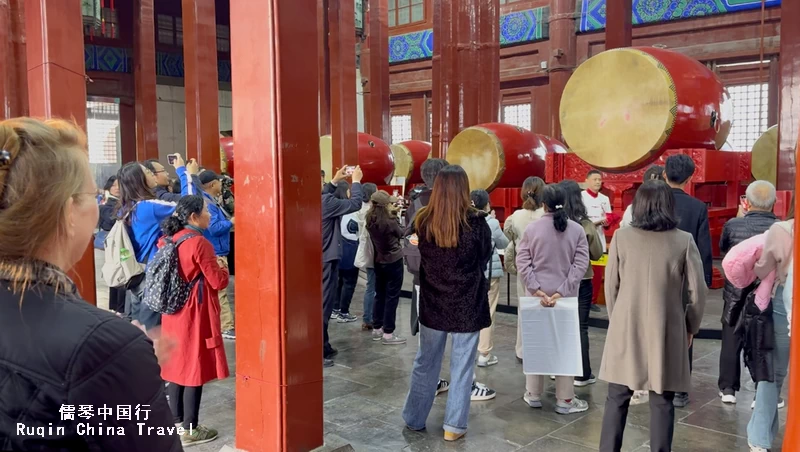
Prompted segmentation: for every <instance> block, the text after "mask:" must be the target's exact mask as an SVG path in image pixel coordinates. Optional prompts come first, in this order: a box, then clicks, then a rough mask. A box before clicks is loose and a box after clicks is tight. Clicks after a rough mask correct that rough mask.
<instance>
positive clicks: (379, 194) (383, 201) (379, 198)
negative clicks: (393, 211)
mask: <svg viewBox="0 0 800 452" xmlns="http://www.w3.org/2000/svg"><path fill="white" fill-rule="evenodd" d="M369 200H370V201H372V202H373V204H377V205H379V206H385V205H387V204H393V203H396V202H397V198H395V197H394V196H390V195H389V193H386V192H385V191H383V190H378V191H376V192H375V193H373V194H372V196H371V197H370V198H369Z"/></svg>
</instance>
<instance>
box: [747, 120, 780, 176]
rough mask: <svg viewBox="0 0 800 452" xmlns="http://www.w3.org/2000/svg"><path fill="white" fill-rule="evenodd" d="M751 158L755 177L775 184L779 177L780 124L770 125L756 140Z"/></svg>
mask: <svg viewBox="0 0 800 452" xmlns="http://www.w3.org/2000/svg"><path fill="white" fill-rule="evenodd" d="M750 158H751V162H750V167H751V171H752V173H753V177H754V178H755V179H756V180H766V181H770V182H772V185H775V184H776V183H777V179H778V126H772V127H770V128H769V129H767V131H766V132H764V133H763V134H762V135H761V136H760V137H759V138H758V140H756V142H755V144H753V149H752V151H751V152H750Z"/></svg>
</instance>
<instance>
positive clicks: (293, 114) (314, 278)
mask: <svg viewBox="0 0 800 452" xmlns="http://www.w3.org/2000/svg"><path fill="white" fill-rule="evenodd" d="M351 3H352V2H351ZM351 8H352V7H351ZM316 13H317V5H316V1H315V0H264V1H261V2H252V1H236V2H231V24H236V26H235V27H231V65H232V71H233V75H232V80H233V129H234V130H235V131H236V149H237V151H236V177H237V180H240V179H241V180H249V181H250V182H249V183H245V184H241V185H238V186H237V188H236V202H237V203H238V206H237V209H238V212H239V214H238V215H237V220H238V221H237V223H236V236H237V237H236V247H237V250H236V251H237V254H239V255H241V256H245V255H247V256H250V258H249V259H248V260H242V261H240V262H239V264H238V265H237V267H238V268H237V269H236V270H237V272H236V297H237V299H238V300H247V302H244V303H240V304H239V306H237V307H236V330H237V333H238V337H237V341H236V447H237V448H239V449H243V450H247V451H250V452H258V451H269V452H284V451H298V450H312V449H314V448H316V447H318V446H321V445H322V443H323V440H322V434H323V426H322V348H321V347H320V346H319V344H320V343H321V340H322V317H321V316H322V309H321V304H320V300H321V299H322V286H321V283H320V281H322V266H321V264H320V262H321V257H320V256H321V250H322V239H321V233H320V227H319V218H320V215H321V211H320V194H319V167H320V154H319V139H318V137H317V131H318V124H317V121H316V119H315V115H313V114H311V115H309V108H308V107H309V105H312V106H313V105H315V103H316V101H317V96H318V93H317V87H318V84H317V67H318V60H317V55H316V49H317V27H316V21H315V20H314V17H315V15H316ZM347 33H354V29H352V28H350V29H348V30H347ZM299 56H302V58H299ZM350 88H353V86H351V87H350ZM354 94H355V93H354ZM253 99H258V102H255V101H253ZM297 243H303V244H304V246H302V247H299V248H298V247H296V246H293V244H297Z"/></svg>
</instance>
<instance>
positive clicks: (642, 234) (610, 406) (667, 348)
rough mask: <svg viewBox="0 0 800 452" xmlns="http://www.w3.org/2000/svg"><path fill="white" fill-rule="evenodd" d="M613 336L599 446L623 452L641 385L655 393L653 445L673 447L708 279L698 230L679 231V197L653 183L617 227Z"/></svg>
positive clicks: (658, 451) (611, 259)
mask: <svg viewBox="0 0 800 452" xmlns="http://www.w3.org/2000/svg"><path fill="white" fill-rule="evenodd" d="M605 296H606V307H607V308H608V317H609V325H608V337H607V339H606V344H605V349H604V351H603V362H602V364H601V366H600V378H601V379H603V380H605V381H607V382H608V398H607V400H606V405H605V414H604V415H603V430H602V433H601V435H600V450H601V451H603V452H617V451H619V450H620V449H621V448H622V435H623V432H624V430H625V422H626V419H627V416H628V407H629V404H630V399H631V396H633V390H634V389H647V390H649V391H650V397H649V399H650V450H652V451H654V452H669V451H670V450H672V434H673V431H674V426H675V407H674V405H673V403H672V402H673V399H674V398H675V393H676V392H680V391H683V392H686V391H688V390H689V388H690V387H691V376H690V374H689V355H688V353H687V350H688V349H689V346H690V345H691V343H692V338H693V336H694V334H696V333H697V332H698V331H699V330H700V322H701V321H702V320H703V308H704V307H705V298H706V284H705V277H704V273H703V263H702V261H701V259H700V252H699V251H698V250H697V246H696V245H695V243H694V240H693V239H692V236H691V234H689V233H687V232H683V231H681V230H679V229H678V219H677V217H676V215H675V198H674V196H673V195H672V191H671V189H670V188H669V186H668V185H667V184H666V183H664V182H662V181H655V180H652V181H647V182H645V183H644V184H642V186H641V187H639V189H638V190H637V191H636V197H635V198H634V200H633V224H632V227H628V228H622V229H619V230H617V232H616V233H614V238H613V240H611V246H610V247H609V253H608V264H607V266H606V273H605Z"/></svg>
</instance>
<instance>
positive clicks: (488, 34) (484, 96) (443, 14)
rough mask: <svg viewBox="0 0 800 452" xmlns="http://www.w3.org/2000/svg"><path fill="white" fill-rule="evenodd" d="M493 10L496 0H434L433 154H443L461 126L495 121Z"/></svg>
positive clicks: (496, 46) (497, 98) (496, 85)
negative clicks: (456, 0)
mask: <svg viewBox="0 0 800 452" xmlns="http://www.w3.org/2000/svg"><path fill="white" fill-rule="evenodd" d="M499 11H500V3H499V0H462V1H458V2H454V1H450V0H434V4H433V62H432V65H433V71H432V72H433V89H432V99H433V137H432V139H433V153H434V157H440V158H446V156H447V147H448V146H449V144H450V141H452V140H453V138H454V137H455V136H456V135H457V134H458V132H460V131H461V129H462V128H464V127H469V126H472V125H475V124H479V123H482V122H493V121H496V120H497V113H498V109H499V108H500V34H499V33H500V31H499V27H500V25H499V20H500V16H499Z"/></svg>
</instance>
